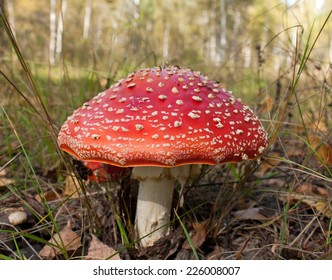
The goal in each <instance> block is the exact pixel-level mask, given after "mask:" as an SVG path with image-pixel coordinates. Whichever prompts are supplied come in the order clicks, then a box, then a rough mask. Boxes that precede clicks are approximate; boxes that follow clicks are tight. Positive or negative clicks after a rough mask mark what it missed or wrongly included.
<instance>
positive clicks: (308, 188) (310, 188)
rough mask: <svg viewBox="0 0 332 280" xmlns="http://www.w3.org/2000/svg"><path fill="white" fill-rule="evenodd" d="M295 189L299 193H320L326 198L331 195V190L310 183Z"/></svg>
mask: <svg viewBox="0 0 332 280" xmlns="http://www.w3.org/2000/svg"><path fill="white" fill-rule="evenodd" d="M295 191H296V192H297V193H299V194H304V195H319V196H322V197H325V198H328V197H329V192H328V191H327V190H326V189H325V188H322V187H318V186H315V185H312V184H309V183H305V184H302V185H300V186H299V187H297V188H296V189H295Z"/></svg>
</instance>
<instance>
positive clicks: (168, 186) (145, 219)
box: [132, 165, 191, 247]
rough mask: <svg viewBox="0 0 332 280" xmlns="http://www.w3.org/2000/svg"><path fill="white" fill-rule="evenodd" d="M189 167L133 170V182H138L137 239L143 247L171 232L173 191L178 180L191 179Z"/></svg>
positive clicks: (135, 168)
mask: <svg viewBox="0 0 332 280" xmlns="http://www.w3.org/2000/svg"><path fill="white" fill-rule="evenodd" d="M190 171H191V167H190V165H186V166H180V167H173V168H162V167H134V169H133V173H132V178H133V179H136V180H138V181H139V190H138V198H137V210H136V219H135V232H136V238H141V240H140V245H141V246H142V247H148V246H152V245H153V243H154V242H155V241H156V240H158V239H160V238H162V237H164V236H166V235H167V234H168V232H169V222H170V213H171V207H172V199H173V191H174V186H175V183H176V181H177V180H180V181H181V179H182V182H183V178H188V177H189V175H190Z"/></svg>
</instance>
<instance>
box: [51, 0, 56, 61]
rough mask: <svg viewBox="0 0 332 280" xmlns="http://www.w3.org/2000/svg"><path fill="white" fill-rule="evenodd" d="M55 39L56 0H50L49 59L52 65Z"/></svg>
mask: <svg viewBox="0 0 332 280" xmlns="http://www.w3.org/2000/svg"><path fill="white" fill-rule="evenodd" d="M55 40H56V0H50V46H49V61H50V64H51V65H53V64H54V62H55Z"/></svg>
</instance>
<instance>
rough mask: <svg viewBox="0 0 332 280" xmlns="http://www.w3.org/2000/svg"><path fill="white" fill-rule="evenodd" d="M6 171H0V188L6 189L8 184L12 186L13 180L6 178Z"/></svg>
mask: <svg viewBox="0 0 332 280" xmlns="http://www.w3.org/2000/svg"><path fill="white" fill-rule="evenodd" d="M6 175H7V174H6V170H5V169H3V170H1V171H0V188H1V187H6V186H8V185H10V184H14V180H13V179H11V178H7V177H6Z"/></svg>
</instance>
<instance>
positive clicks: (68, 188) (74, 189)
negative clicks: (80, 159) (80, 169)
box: [63, 173, 85, 197]
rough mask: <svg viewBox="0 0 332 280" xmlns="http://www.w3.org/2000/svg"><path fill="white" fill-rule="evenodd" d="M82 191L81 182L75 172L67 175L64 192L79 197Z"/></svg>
mask: <svg viewBox="0 0 332 280" xmlns="http://www.w3.org/2000/svg"><path fill="white" fill-rule="evenodd" d="M83 182H85V181H83ZM80 192H81V189H80V182H79V180H78V179H77V178H76V176H75V174H74V173H72V174H71V175H69V176H67V178H66V180H65V190H64V192H63V194H64V195H67V196H72V197H78V195H79V193H80Z"/></svg>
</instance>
